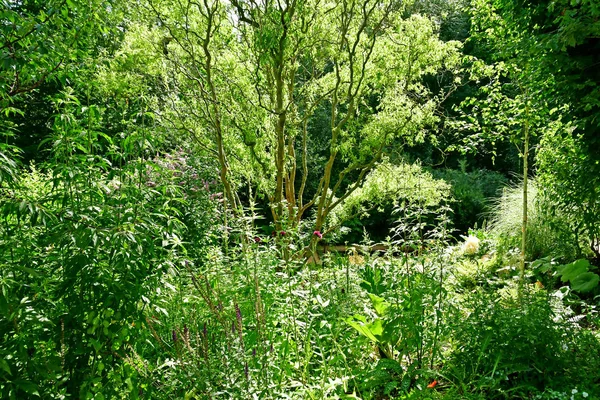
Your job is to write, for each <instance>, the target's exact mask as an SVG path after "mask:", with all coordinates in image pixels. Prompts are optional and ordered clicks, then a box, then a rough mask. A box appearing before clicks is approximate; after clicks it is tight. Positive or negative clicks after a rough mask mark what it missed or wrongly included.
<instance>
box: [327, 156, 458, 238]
mask: <svg viewBox="0 0 600 400" xmlns="http://www.w3.org/2000/svg"><path fill="white" fill-rule="evenodd" d="M449 199H450V185H449V184H447V183H446V182H444V181H443V180H441V179H435V178H434V177H433V176H432V174H431V173H430V172H428V171H426V170H425V169H423V167H421V165H420V164H418V163H415V164H407V163H403V164H399V165H392V164H391V163H389V162H384V163H381V164H380V165H378V166H377V167H376V168H375V169H374V170H373V171H372V172H371V173H370V174H369V175H368V176H367V177H366V179H365V181H364V183H363V185H362V186H361V187H360V188H358V189H357V190H356V191H354V192H353V193H352V194H351V195H350V196H348V197H347V198H346V199H345V200H344V201H343V202H342V203H341V204H340V205H339V207H338V208H336V209H334V211H333V212H332V214H331V216H330V220H329V224H330V225H333V226H337V225H338V224H343V226H344V227H346V228H351V232H350V233H349V234H346V235H345V236H341V238H339V239H338V240H347V241H350V242H354V243H358V242H359V241H360V239H361V238H362V236H363V232H364V229H366V230H367V231H368V232H369V233H370V234H371V236H372V237H374V238H375V239H377V240H383V239H384V238H385V237H386V236H388V235H389V234H390V230H391V228H392V227H393V226H394V224H395V223H396V222H397V220H398V218H401V215H400V214H398V213H396V214H394V212H393V211H394V209H398V208H411V207H412V206H418V207H421V208H427V209H429V211H432V212H434V213H436V211H437V210H438V209H440V208H441V206H443V205H445V204H446V203H447V202H448V201H449ZM346 230H348V229H346Z"/></svg>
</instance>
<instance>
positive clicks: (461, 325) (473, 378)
mask: <svg viewBox="0 0 600 400" xmlns="http://www.w3.org/2000/svg"><path fill="white" fill-rule="evenodd" d="M515 293H516V290H514V291H513V290H508V291H506V292H505V293H504V296H503V297H502V298H501V299H498V298H497V295H496V294H489V293H483V292H475V293H473V294H472V295H470V296H469V297H467V298H466V300H465V302H464V303H463V307H464V308H463V311H462V314H461V316H459V318H458V319H457V321H458V323H457V325H456V326H455V333H454V343H455V346H456V347H455V349H454V350H453V352H452V353H451V354H450V356H449V359H448V361H447V363H446V365H445V367H444V376H446V377H447V378H448V379H450V380H451V381H453V383H454V384H455V385H456V386H457V387H460V388H463V390H465V391H469V392H480V393H483V394H485V398H486V399H494V398H507V397H508V398H524V397H528V394H529V393H538V392H540V393H543V392H544V391H546V390H548V389H563V388H569V390H570V389H572V388H573V387H574V386H575V385H574V382H577V384H578V385H579V387H580V388H583V387H585V388H586V390H588V392H590V394H591V393H593V392H594V390H595V389H593V388H594V386H595V385H596V383H595V381H597V379H598V376H597V375H598V373H597V371H596V372H593V373H590V372H591V370H590V368H593V367H594V366H595V365H596V364H597V363H598V362H597V361H593V362H591V361H590V355H589V348H590V344H589V343H590V335H589V334H586V333H585V331H581V330H579V329H576V327H575V326H573V325H569V324H568V323H566V322H565V323H561V322H555V321H558V320H559V319H558V318H556V315H555V312H554V310H553V307H552V306H551V299H550V297H549V296H548V294H546V293H545V292H543V291H541V290H538V289H530V290H525V291H524V292H523V294H522V298H521V299H518V297H517V296H516V295H515ZM592 341H596V342H597V340H592ZM594 352H595V354H596V355H597V354H598V350H597V349H596V350H594ZM582 368H585V369H582ZM596 390H597V389H596Z"/></svg>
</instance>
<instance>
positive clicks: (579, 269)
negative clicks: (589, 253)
mask: <svg viewBox="0 0 600 400" xmlns="http://www.w3.org/2000/svg"><path fill="white" fill-rule="evenodd" d="M589 266H590V263H589V261H588V260H583V259H582V260H577V261H574V262H572V263H571V264H567V265H565V266H564V267H562V268H560V269H559V270H558V274H559V275H562V278H561V280H562V281H563V282H566V281H573V279H575V278H576V277H578V276H579V275H581V274H583V273H584V272H587V270H588V268H589Z"/></svg>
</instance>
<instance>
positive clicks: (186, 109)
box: [147, 0, 458, 230]
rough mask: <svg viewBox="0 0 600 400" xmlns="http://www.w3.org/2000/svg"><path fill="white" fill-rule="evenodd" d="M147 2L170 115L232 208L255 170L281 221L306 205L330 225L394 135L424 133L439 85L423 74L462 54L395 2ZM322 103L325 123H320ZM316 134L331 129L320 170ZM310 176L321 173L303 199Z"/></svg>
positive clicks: (400, 140)
mask: <svg viewBox="0 0 600 400" xmlns="http://www.w3.org/2000/svg"><path fill="white" fill-rule="evenodd" d="M147 4H148V11H150V12H152V14H153V15H154V16H156V18H157V19H158V21H159V22H158V25H159V27H160V29H162V30H163V32H164V40H163V43H164V46H165V49H166V51H165V53H166V57H167V59H168V60H169V62H170V64H171V65H172V67H173V69H174V78H175V79H174V80H173V83H172V84H173V94H172V95H173V114H172V115H167V114H166V113H165V115H163V116H162V117H163V119H164V120H166V121H170V122H171V123H172V124H173V125H174V126H176V127H177V128H178V129H182V130H185V131H188V132H190V133H192V134H193V135H194V137H195V138H196V140H197V142H198V143H199V144H201V146H203V147H204V148H205V149H207V151H209V152H211V153H213V154H214V155H215V157H216V158H217V159H218V160H219V164H220V176H221V180H222V182H223V186H224V190H225V193H226V198H227V199H228V202H229V203H230V205H233V207H234V208H235V207H239V203H240V201H239V198H238V196H237V195H236V193H235V188H236V186H237V185H238V184H239V183H238V182H239V180H240V176H243V177H244V178H245V179H247V180H251V181H253V182H254V184H255V185H257V187H258V189H259V191H260V192H262V193H264V194H265V195H266V196H267V198H268V200H269V203H270V208H271V214H272V216H273V219H274V221H275V224H276V227H277V229H280V228H281V227H283V226H284V225H286V224H287V225H291V226H297V225H298V223H299V222H300V221H301V219H302V218H303V217H304V216H305V215H306V213H307V211H309V210H311V211H313V212H314V217H315V226H314V228H315V229H316V230H321V229H323V227H324V226H325V224H326V220H327V217H328V215H329V214H330V212H331V210H333V209H334V208H335V207H337V206H338V205H339V204H340V203H341V202H342V201H343V200H344V199H345V198H346V197H347V196H349V195H350V194H351V193H352V192H353V191H354V190H356V189H357V188H358V187H360V185H361V183H362V182H363V180H364V179H365V177H366V175H367V174H368V172H369V171H371V170H372V169H373V168H374V166H375V165H376V164H377V162H378V161H379V160H381V157H382V155H384V154H385V153H386V152H388V151H389V150H390V148H391V146H392V145H398V144H404V143H411V142H414V141H418V140H421V139H422V137H423V135H424V131H423V130H424V128H425V127H426V126H428V125H431V124H433V123H434V122H435V120H436V117H435V116H434V113H433V111H434V110H435V109H436V107H437V105H438V103H439V101H440V98H441V97H442V96H443V93H431V92H430V91H429V90H428V89H427V87H426V86H425V85H424V84H422V78H423V77H424V76H425V75H427V74H434V73H436V72H437V71H439V70H442V69H445V68H448V69H452V68H454V66H455V64H456V62H457V60H458V52H457V49H458V44H457V43H456V42H447V43H443V42H441V41H440V40H439V39H438V38H437V36H436V27H435V25H434V24H433V23H432V22H431V21H430V20H429V19H427V18H424V17H420V16H418V15H413V16H411V17H409V18H402V17H401V16H402V11H403V8H402V6H401V3H399V2H395V1H391V2H384V3H381V2H377V1H371V0H360V1H359V0H340V1H335V2H333V3H327V4H325V3H321V2H320V1H309V2H300V1H296V0H287V1H278V2H275V1H266V2H262V3H257V2H254V1H242V0H240V1H233V2H231V4H229V3H226V2H220V1H210V0H205V1H203V2H196V1H183V2H164V1H163V2H158V1H153V0H150V1H148V3H147ZM324 109H327V110H328V112H327V114H328V120H329V123H328V125H327V126H326V127H323V124H321V130H320V131H318V132H317V131H314V130H313V128H314V126H315V125H316V122H317V114H319V115H320V116H321V117H322V116H323V114H322V111H323V110H324ZM321 121H322V120H321ZM311 135H319V136H325V137H327V140H326V143H327V151H326V157H325V160H324V163H323V166H322V170H321V173H320V174H319V175H318V176H316V175H315V174H314V172H313V171H310V170H309V168H308V165H309V158H310V157H311V149H309V147H308V143H309V141H310V140H311ZM257 177H258V178H257ZM309 180H315V181H317V182H318V184H317V185H316V192H315V193H314V194H313V195H312V196H311V197H310V198H306V193H305V192H306V187H307V182H309Z"/></svg>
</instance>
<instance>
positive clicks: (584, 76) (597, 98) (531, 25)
mask: <svg viewBox="0 0 600 400" xmlns="http://www.w3.org/2000/svg"><path fill="white" fill-rule="evenodd" d="M596 3H597V2H595V1H589V0H583V1H577V2H572V1H567V0H559V1H555V2H552V3H550V4H548V3H546V2H541V1H534V2H525V1H522V0H496V1H493V2H492V3H491V4H490V2H487V1H486V2H484V1H475V2H474V3H473V4H474V12H475V14H474V15H475V17H474V20H476V21H477V22H478V24H479V25H478V26H477V30H476V31H477V32H479V34H478V40H479V41H480V43H485V45H486V46H487V48H488V49H489V52H490V56H491V58H492V59H493V60H495V61H504V62H507V63H511V64H512V65H515V66H517V67H518V68H520V69H522V70H523V71H524V72H526V76H527V79H526V80H524V82H525V83H524V85H525V86H526V91H528V92H529V93H534V92H535V93H539V98H541V99H543V101H544V102H545V103H546V104H547V108H546V110H547V111H548V110H550V111H551V112H549V111H548V113H549V114H553V116H552V118H551V119H547V122H546V125H547V126H548V127H549V129H547V130H546V133H545V134H544V135H543V136H540V137H541V143H540V149H539V152H538V154H539V155H540V158H539V159H538V162H539V167H540V168H539V174H540V178H541V181H542V182H544V189H545V191H546V192H547V195H548V198H550V199H552V202H551V203H552V204H553V208H554V210H553V212H565V211H567V212H569V213H570V214H571V215H572V220H573V221H574V222H573V227H572V229H573V230H574V232H575V235H576V236H578V237H581V236H580V235H583V236H587V240H588V241H589V243H590V247H591V248H592V250H593V251H594V252H595V253H596V255H597V256H598V257H600V248H599V246H600V245H599V244H598V243H599V242H600V239H599V237H600V231H599V230H598V228H597V227H598V226H599V224H600V206H599V202H600V201H599V198H600V197H599V194H598V191H597V187H598V181H597V177H598V176H599V175H600V150H599V149H600V139H599V138H600V135H599V133H600V120H599V119H598V118H597V115H598V111H599V108H600V91H599V90H598V83H599V82H600V73H599V72H598V68H596V66H597V64H598V63H599V62H600V51H599V50H600V39H599V38H600V24H599V23H598V18H599V17H600V8H598V5H597V4H596ZM536 114H539V111H538V110H537V109H536ZM557 124H558V125H560V126H562V128H561V127H557V126H558V125H557ZM575 154H577V156H575Z"/></svg>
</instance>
